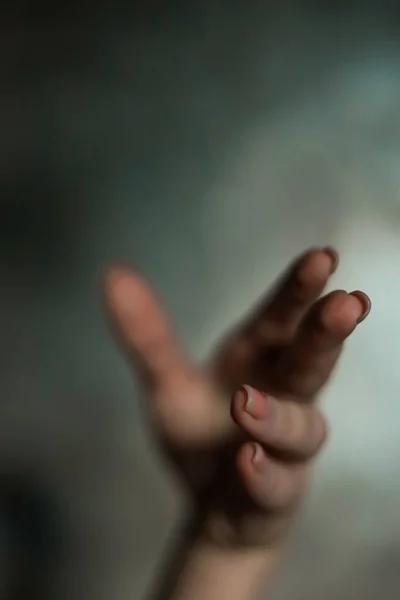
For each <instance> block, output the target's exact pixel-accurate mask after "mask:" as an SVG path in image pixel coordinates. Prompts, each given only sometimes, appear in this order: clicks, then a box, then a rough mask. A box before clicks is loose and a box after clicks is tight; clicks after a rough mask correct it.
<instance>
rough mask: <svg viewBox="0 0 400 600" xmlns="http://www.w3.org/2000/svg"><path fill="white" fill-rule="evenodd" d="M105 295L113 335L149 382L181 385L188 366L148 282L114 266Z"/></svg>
mask: <svg viewBox="0 0 400 600" xmlns="http://www.w3.org/2000/svg"><path fill="white" fill-rule="evenodd" d="M103 296H104V303H105V308H106V314H107V317H108V319H109V322H110V324H111V327H112V330H113V333H114V334H115V337H116V339H117V341H118V343H119V344H120V346H121V347H122V349H123V351H124V352H125V354H126V355H127V357H128V360H129V362H133V363H134V364H135V366H137V367H138V369H139V372H140V374H141V375H142V376H143V378H144V379H145V381H146V383H147V384H148V385H150V386H151V387H153V388H156V389H165V388H169V389H170V388H171V387H175V386H176V385H179V384H180V383H181V382H182V380H183V379H185V378H186V376H187V373H188V370H189V369H188V363H187V360H186V358H185V357H184V353H183V352H182V351H181V349H180V348H179V344H178V342H177V340H176V339H175V336H174V333H173V330H172V326H171V324H170V322H169V320H168V318H167V316H166V314H165V313H164V311H163V310H162V308H161V306H160V304H159V302H158V300H157V299H156V297H155V295H154V293H153V292H152V290H151V289H150V286H149V285H148V284H147V282H146V281H145V280H144V279H143V278H142V277H141V276H139V275H138V274H137V273H135V272H133V271H132V270H130V269H129V268H127V267H113V268H110V269H109V270H108V271H107V272H106V274H105V276H104V279H103Z"/></svg>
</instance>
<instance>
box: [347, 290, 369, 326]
mask: <svg viewBox="0 0 400 600" xmlns="http://www.w3.org/2000/svg"><path fill="white" fill-rule="evenodd" d="M349 295H350V296H354V298H357V300H358V301H359V302H360V303H361V305H362V313H361V314H360V316H359V317H358V319H357V324H359V323H362V322H363V321H364V320H365V319H366V318H367V317H368V315H369V313H370V311H371V300H370V299H369V297H368V296H367V294H364V292H361V291H360V290H355V291H354V292H351V293H350V294H349Z"/></svg>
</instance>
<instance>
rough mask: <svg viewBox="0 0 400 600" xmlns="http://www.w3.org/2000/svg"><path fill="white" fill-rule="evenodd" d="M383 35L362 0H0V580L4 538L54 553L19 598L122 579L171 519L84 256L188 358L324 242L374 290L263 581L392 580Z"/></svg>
mask: <svg viewBox="0 0 400 600" xmlns="http://www.w3.org/2000/svg"><path fill="white" fill-rule="evenodd" d="M399 32H400V18H399V13H398V10H397V3H396V2H394V1H393V2H389V1H386V2H385V1H382V0H381V1H378V0H376V1H374V0H365V1H364V2H362V3H359V2H352V1H351V0H350V1H347V2H338V1H335V2H333V1H332V2H331V1H330V0H329V1H328V0H326V1H323V0H321V1H320V2H317V1H315V0H314V1H313V0H304V2H301V1H297V2H296V1H292V2H290V1H280V2H278V1H276V0H275V1H273V0H272V1H269V2H266V1H261V0H259V1H256V0H230V1H228V0H225V1H224V0H213V1H205V0H203V1H201V2H200V1H197V0H192V1H191V2H186V3H185V2H179V1H171V2H161V1H160V2H157V1H156V0H153V1H152V2H147V3H145V2H141V3H136V4H134V3H133V2H131V3H129V2H127V1H125V2H123V1H122V0H114V2H113V3H111V2H105V1H99V2H97V3H90V2H88V1H86V0H82V1H81V2H79V3H78V2H69V3H59V5H58V4H56V3H54V4H53V7H52V8H49V7H48V6H47V4H45V3H44V2H41V1H37V2H35V1H33V0H32V2H30V3H29V2H23V1H18V0H16V1H14V2H11V0H10V1H9V2H4V3H3V4H2V7H1V9H0V48H1V57H2V58H1V60H0V77H1V91H0V131H1V137H0V139H1V142H0V210H1V214H0V276H1V282H2V286H1V294H0V308H1V310H0V328H1V329H0V330H1V335H0V392H1V403H0V471H1V473H2V475H3V476H2V482H3V481H5V482H6V483H1V485H2V486H3V487H2V488H1V489H2V490H3V492H4V497H5V499H6V505H5V506H6V510H5V511H4V510H3V511H2V512H1V515H2V518H1V519H0V597H1V599H2V600H3V598H4V599H5V600H9V598H10V597H9V595H7V593H6V591H5V588H6V585H7V582H8V580H9V579H11V578H12V577H13V565H12V564H10V544H11V545H12V548H13V553H14V556H17V557H19V560H20V561H22V562H21V564H23V565H24V566H23V569H27V571H25V570H22V568H21V567H20V566H19V567H18V569H17V570H18V571H19V572H20V573H21V572H23V573H25V572H28V571H29V570H31V572H32V573H33V572H34V573H35V576H36V577H37V579H38V580H39V579H41V578H42V575H45V574H46V573H47V575H49V574H51V577H48V578H46V577H43V579H41V581H38V587H37V589H38V590H39V589H40V592H38V593H37V594H38V596H37V597H38V598H39V597H40V598H45V597H46V594H47V596H48V597H50V598H57V599H59V600H70V599H71V600H72V599H74V600H80V599H85V600H91V599H96V600H103V599H104V600H108V599H110V598H113V599H116V600H117V599H118V600H128V599H129V600H132V599H133V600H136V599H137V600H139V599H141V598H145V597H146V595H145V590H146V589H147V588H148V586H149V584H150V582H151V581H152V579H153V578H154V573H155V569H156V567H157V565H159V564H160V560H161V558H162V556H163V554H164V553H165V552H166V551H167V549H168V548H169V544H170V541H171V536H173V534H174V532H175V530H176V527H177V524H178V523H179V514H180V511H181V510H182V502H181V498H180V497H179V494H178V493H177V491H176V489H175V487H174V485H173V484H172V482H171V479H170V477H169V475H168V473H166V471H165V467H164V466H162V467H160V465H159V463H158V461H157V460H156V457H155V456H154V451H153V449H152V445H151V442H150V441H149V439H148V437H147V434H146V430H145V428H144V424H143V420H142V416H141V410H140V400H141V399H140V397H139V395H138V393H135V391H134V387H133V386H132V382H131V376H130V374H129V373H128V370H127V368H126V366H125V364H124V363H123V361H122V359H120V357H119V355H118V354H117V352H116V350H115V349H114V346H113V344H112V342H111V341H110V339H109V336H108V333H107V330H106V327H105V325H104V323H103V319H102V314H101V309H100V303H99V299H98V293H97V286H98V283H97V282H98V278H99V274H100V273H101V270H102V268H103V267H104V265H105V264H107V263H108V262H109V261H110V260H112V259H128V260H131V261H133V262H134V263H135V264H136V265H137V266H138V267H139V268H140V269H141V270H143V271H144V272H145V273H146V274H147V275H148V277H149V279H150V281H151V282H152V283H153V285H154V286H156V288H157V289H158V290H159V292H160V294H161V295H162V297H163V298H164V299H165V301H166V303H167V305H168V306H169V309H170V311H171V312H172V314H173V315H174V316H175V317H176V319H177V321H178V322H179V326H180V331H181V334H182V336H183V338H184V339H185V340H186V342H187V344H188V345H189V346H190V348H191V349H192V350H193V353H194V355H196V356H198V357H201V356H204V355H206V353H207V350H208V349H209V347H210V345H211V344H212V343H213V341H214V340H215V339H216V338H217V337H218V336H219V335H220V334H221V332H223V331H224V330H225V328H226V327H227V326H229V324H230V323H231V322H232V320H234V319H236V318H237V317H238V316H240V315H241V313H242V312H243V311H244V310H245V309H246V308H247V307H248V305H249V304H250V303H252V302H253V301H254V299H255V298H256V297H257V296H259V295H260V294H261V293H262V292H263V291H264V290H265V289H266V287H267V286H268V285H269V284H270V283H271V282H272V281H273V280H274V278H275V276H276V275H277V274H278V273H279V271H280V270H281V269H282V268H283V267H284V266H285V265H286V263H287V262H288V260H290V259H291V258H292V257H293V256H294V255H295V254H296V253H297V252H299V251H302V250H303V249H304V248H306V247H307V246H309V245H315V244H324V245H325V244H328V243H329V244H332V245H334V246H336V247H337V248H338V250H339V251H340V253H341V256H342V263H341V268H340V270H339V271H338V273H337V275H336V276H335V280H334V282H333V283H334V285H335V286H337V287H341V288H345V289H348V290H349V291H350V290H352V289H356V288H362V289H365V290H366V291H367V292H368V293H369V294H370V296H371V298H372V301H373V311H372V313H371V316H370V318H369V319H368V321H367V322H366V323H365V324H364V325H363V326H362V327H360V329H359V330H358V331H357V333H356V335H355V336H354V338H353V339H352V340H351V341H350V342H349V343H348V346H347V351H346V360H345V361H344V362H343V363H342V365H341V368H340V370H339V371H338V374H337V377H336V379H335V381H334V383H333V384H332V385H331V386H330V388H329V389H328V390H327V392H326V393H325V395H324V398H323V402H324V406H325V409H326V411H327V413H328V415H329V418H330V421H331V424H332V437H331V442H330V444H329V448H328V449H327V451H326V452H325V454H324V457H323V458H322V460H321V461H320V462H319V466H318V472H317V476H316V481H315V485H314V488H313V493H312V495H311V497H310V499H309V502H308V505H307V507H306V510H305V513H304V515H303V517H302V519H301V520H300V522H299V524H298V528H297V531H296V534H295V536H294V539H293V544H292V549H291V553H290V556H289V558H288V561H287V564H286V566H285V568H284V569H283V571H282V574H281V576H280V579H279V580H278V581H277V585H276V587H275V590H274V593H273V594H272V595H271V596H270V597H271V598H274V599H275V600H284V599H289V598H290V599H291V600H305V599H307V600H321V599H322V598H324V600H331V599H332V600H333V599H337V598H342V599H343V600H372V599H374V600H375V598H377V597H380V596H384V597H387V598H395V597H397V596H398V594H399V593H400V510H399V503H400V479H399V464H398V462H399V458H400V409H399V405H398V398H399V393H400V377H399V373H398V347H399V342H398V340H399V338H400V316H399V313H398V304H399V302H398V296H399V293H400V284H399V258H400V196H399V194H400V170H399V168H398V164H399V159H400V42H399V39H400V38H399ZM10 490H11V491H10ZM5 492H7V493H5ZM3 504H4V502H3ZM3 508H4V506H3ZM10 514H11V515H12V519H11V521H12V523H14V524H15V523H17V524H19V528H20V530H18V531H19V533H18V535H17V534H16V533H15V526H14V525H13V527H12V531H13V534H12V535H10V532H9V528H10V518H9V516H10ZM4 515H7V518H5V517H4ZM3 517H4V518H3ZM21 523H22V526H21ZM10 540H11V541H10ZM26 549H28V551H29V556H30V558H29V559H27V557H26V553H27V550H26ZM32 557H33V562H32ZM26 561H27V562H26ZM25 562H26V565H25ZM14 568H15V566H14ZM24 577H25V575H24ZM28 579H29V577H28V575H26V581H28ZM40 586H42V587H40ZM21 590H22V591H21ZM21 590H20V592H18V593H19V594H20V596H19V597H18V600H19V599H20V598H23V597H24V595H23V594H24V592H23V586H22V587H21ZM18 593H17V592H14V594H15V595H14V597H13V600H14V598H17V596H18ZM1 594H3V596H1ZM25 597H26V596H25ZM29 597H30V598H33V595H32V593H30V595H29Z"/></svg>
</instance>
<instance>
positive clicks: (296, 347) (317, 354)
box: [278, 290, 371, 400]
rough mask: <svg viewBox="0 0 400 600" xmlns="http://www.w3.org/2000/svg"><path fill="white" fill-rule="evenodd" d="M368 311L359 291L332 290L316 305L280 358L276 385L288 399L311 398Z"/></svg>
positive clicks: (366, 297) (365, 300) (368, 306)
mask: <svg viewBox="0 0 400 600" xmlns="http://www.w3.org/2000/svg"><path fill="white" fill-rule="evenodd" d="M370 308H371V302H370V299H369V298H368V296H367V295H366V294H364V293H363V292H359V291H357V292H352V293H351V294H348V293H347V292H345V291H343V290H336V291H334V292H331V293H330V294H328V295H326V296H324V297H323V298H321V299H320V300H319V301H318V302H316V303H315V304H314V305H313V306H312V308H311V309H310V310H309V312H308V313H307V315H306V317H305V318H304V320H303V322H302V323H301V325H300V327H299V330H298V333H297V335H296V337H295V339H294V341H293V343H292V344H291V345H290V346H289V347H288V349H287V351H286V353H285V354H284V355H283V357H282V362H281V364H280V366H279V368H278V379H279V383H278V386H282V387H283V388H284V390H285V392H287V393H288V395H289V396H295V397H296V398H299V399H305V400H307V399H312V398H313V397H314V396H315V394H316V393H317V392H318V391H319V390H320V388H321V387H322V386H323V385H324V384H325V383H326V382H327V380H328V379H329V377H330V375H331V373H332V371H333V368H334V366H335V364H336V362H337V360H338V358H339V356H340V354H341V351H342V348H343V344H344V342H345V340H346V339H347V338H348V337H349V336H350V335H351V333H352V332H353V331H354V330H355V329H356V327H357V325H358V324H359V323H360V322H361V321H362V320H364V319H365V318H366V316H367V315H368V313H369V311H370Z"/></svg>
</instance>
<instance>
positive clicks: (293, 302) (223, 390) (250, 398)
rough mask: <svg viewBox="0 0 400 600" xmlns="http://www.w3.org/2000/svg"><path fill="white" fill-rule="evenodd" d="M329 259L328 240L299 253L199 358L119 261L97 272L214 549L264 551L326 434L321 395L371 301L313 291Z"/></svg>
mask: <svg viewBox="0 0 400 600" xmlns="http://www.w3.org/2000/svg"><path fill="white" fill-rule="evenodd" d="M337 263H338V257H337V254H336V253H335V251H333V250H331V249H329V248H327V249H314V250H310V251H308V252H307V253H305V254H304V255H303V256H301V257H300V258H299V259H298V260H297V261H296V262H295V263H294V264H293V265H292V266H291V267H290V268H289V270H288V272H287V273H286V274H285V275H284V277H283V278H282V279H281V281H280V283H279V284H278V285H277V287H276V289H275V291H274V292H273V294H272V295H271V296H270V297H269V298H268V299H267V300H263V301H262V302H261V303H260V305H259V306H258V308H257V309H256V310H255V311H254V313H253V314H252V315H251V316H250V317H249V318H247V319H245V321H244V323H243V324H242V325H241V326H239V327H238V328H235V329H234V330H233V331H232V332H231V333H230V334H229V335H228V336H227V337H226V339H225V340H223V341H222V343H221V344H220V345H219V346H218V349H217V351H216V353H215V354H214V355H213V357H212V360H211V361H210V362H209V363H208V364H206V365H199V366H198V365H195V364H193V363H192V362H191V361H190V360H189V358H188V356H187V354H186V353H185V352H184V350H183V349H182V348H181V347H180V345H179V343H178V341H177V340H176V336H175V333H174V330H173V327H172V325H171V323H170V322H169V320H168V318H167V316H166V314H165V312H164V311H163V309H162V307H161V305H160V303H159V302H158V300H157V299H156V297H155V295H154V294H153V292H152V291H151V289H150V287H149V286H148V284H147V283H146V282H145V280H144V279H143V278H142V277H141V276H140V275H138V274H137V273H134V272H133V271H131V270H129V269H127V268H122V267H121V268H120V267H115V268H111V269H110V270H109V272H108V273H107V275H106V277H105V282H104V291H105V304H106V308H107V313H108V316H109V318H110V321H111V323H112V326H113V329H114V331H115V333H116V336H117V339H118V340H119V342H120V343H121V345H122V347H123V348H124V350H125V352H126V354H127V357H128V360H129V362H130V364H131V365H132V366H133V367H134V368H136V369H138V370H139V373H140V375H141V377H142V382H143V384H144V386H145V388H146V392H147V395H148V408H149V411H150V414H151V416H152V419H153V423H154V431H155V433H156V436H157V438H158V441H159V442H160V444H161V447H162V448H163V449H164V451H165V452H166V454H167V456H168V457H169V458H170V459H171V460H172V462H173V464H174V465H175V466H176V467H177V468H178V470H179V473H180V475H181V477H182V480H183V482H184V483H185V484H186V486H187V488H188V489H189V490H190V492H191V493H192V495H193V500H194V506H195V512H196V515H197V517H198V518H199V519H200V521H201V523H202V535H203V536H205V537H206V539H207V540H208V542H210V543H211V544H215V546H216V547H223V546H229V547H231V548H232V547H234V548H244V547H247V548H248V547H253V548H255V547H257V548H260V547H261V548H268V549H271V548H272V547H275V546H280V545H281V542H282V541H283V540H284V538H285V532H286V530H287V525H288V524H289V523H290V520H291V519H290V518H291V516H292V515H293V512H294V510H295V509H296V507H297V506H298V504H299V501H300V499H301V497H302V494H303V492H304V489H305V486H306V482H307V476H308V473H309V466H310V464H311V462H312V459H313V457H314V456H315V455H316V453H317V451H318V450H319V449H320V448H321V446H322V445H323V442H324V440H325V438H326V424H325V421H324V418H323V417H322V415H321V414H320V412H319V411H318V409H317V408H316V407H315V400H316V398H317V394H318V392H319V391H320V389H321V387H322V386H323V385H324V384H325V382H326V381H327V380H328V378H329V376H330V374H331V372H332V369H333V367H334V365H335V363H336V361H337V359H338V357H339V355H340V352H341V350H342V346H343V342H344V341H345V339H346V338H347V337H348V336H349V335H350V334H351V333H352V332H353V330H354V329H355V328H356V326H357V324H358V323H359V322H361V321H362V320H363V319H364V318H365V317H366V315H367V314H368V312H369V310H370V301H369V299H368V297H367V296H365V294H363V293H362V292H353V293H352V294H347V293H346V292H344V291H341V290H337V291H334V292H332V293H330V294H327V295H326V296H324V297H322V298H319V297H320V295H321V293H322V292H323V290H324V288H325V286H326V284H327V281H328V279H329V277H330V275H331V274H332V273H333V272H334V271H335V269H336V267H337ZM243 384H245V385H243ZM250 386H251V387H250ZM246 403H247V404H246Z"/></svg>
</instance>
